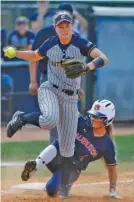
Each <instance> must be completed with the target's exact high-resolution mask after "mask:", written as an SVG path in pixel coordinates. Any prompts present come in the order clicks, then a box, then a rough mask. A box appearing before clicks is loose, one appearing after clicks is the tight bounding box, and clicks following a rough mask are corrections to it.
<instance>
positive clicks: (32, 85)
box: [29, 82, 39, 95]
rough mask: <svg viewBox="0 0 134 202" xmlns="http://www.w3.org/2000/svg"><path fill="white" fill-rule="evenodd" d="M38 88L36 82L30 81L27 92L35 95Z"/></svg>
mask: <svg viewBox="0 0 134 202" xmlns="http://www.w3.org/2000/svg"><path fill="white" fill-rule="evenodd" d="M38 88H39V86H38V83H37V82H31V83H30V84H29V93H30V94H31V95H37V91H38Z"/></svg>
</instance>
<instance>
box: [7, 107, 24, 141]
mask: <svg viewBox="0 0 134 202" xmlns="http://www.w3.org/2000/svg"><path fill="white" fill-rule="evenodd" d="M23 114H24V112H21V111H17V112H15V114H14V115H13V118H12V119H11V121H10V122H9V123H8V124H7V137H12V136H13V135H14V134H15V133H16V132H17V131H18V130H21V129H22V126H24V125H25V123H24V121H23V120H22V118H21V116H22V115H23Z"/></svg>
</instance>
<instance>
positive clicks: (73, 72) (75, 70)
mask: <svg viewBox="0 0 134 202" xmlns="http://www.w3.org/2000/svg"><path fill="white" fill-rule="evenodd" d="M61 66H62V68H63V69H64V70H65V73H66V75H67V77H68V78H70V79H74V78H77V77H80V76H84V75H85V74H86V73H87V72H88V71H89V67H88V66H87V64H85V63H83V62H81V61H80V60H78V59H68V60H65V61H63V62H62V65H61Z"/></svg>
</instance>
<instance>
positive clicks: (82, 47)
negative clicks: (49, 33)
mask: <svg viewBox="0 0 134 202" xmlns="http://www.w3.org/2000/svg"><path fill="white" fill-rule="evenodd" d="M94 47H95V45H94V44H93V43H92V42H90V41H88V40H86V39H83V38H81V37H80V36H79V35H77V34H73V35H72V39H71V42H70V43H69V44H67V45H63V44H61V43H60V40H59V38H58V36H54V37H51V38H49V39H48V40H46V41H44V43H43V44H42V45H41V46H40V48H39V49H38V52H39V54H40V55H41V56H43V57H48V59H49V62H48V81H49V82H50V83H52V84H55V85H57V86H59V87H61V88H65V89H72V90H75V89H79V88H80V82H81V78H80V77H79V78H75V79H69V78H67V76H66V74H65V71H64V69H62V68H60V64H61V62H62V61H64V60H66V59H73V58H77V59H79V60H81V61H83V60H84V56H88V52H90V51H91V50H92V49H93V48H94Z"/></svg>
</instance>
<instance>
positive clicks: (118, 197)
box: [109, 190, 123, 199]
mask: <svg viewBox="0 0 134 202" xmlns="http://www.w3.org/2000/svg"><path fill="white" fill-rule="evenodd" d="M109 196H110V197H111V198H115V199H123V198H122V197H121V196H120V195H119V194H117V192H116V191H115V190H111V191H110V192H109Z"/></svg>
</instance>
